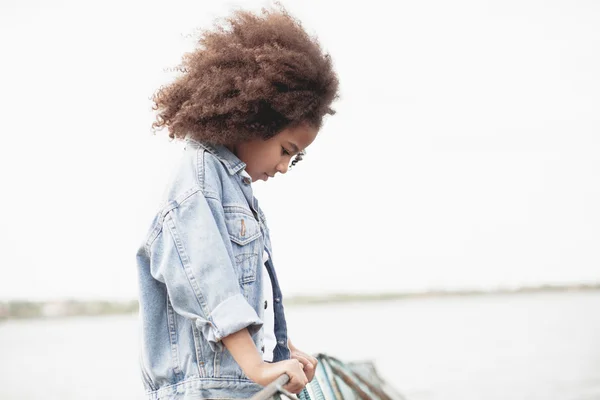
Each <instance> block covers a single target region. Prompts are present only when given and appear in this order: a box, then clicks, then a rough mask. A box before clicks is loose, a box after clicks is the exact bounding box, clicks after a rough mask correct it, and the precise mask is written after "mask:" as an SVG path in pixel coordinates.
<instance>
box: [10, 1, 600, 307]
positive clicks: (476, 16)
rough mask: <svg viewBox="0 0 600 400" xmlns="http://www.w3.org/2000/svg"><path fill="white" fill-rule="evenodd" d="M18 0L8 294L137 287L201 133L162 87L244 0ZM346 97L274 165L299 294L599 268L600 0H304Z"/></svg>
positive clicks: (550, 278) (559, 278) (13, 26)
mask: <svg viewBox="0 0 600 400" xmlns="http://www.w3.org/2000/svg"><path fill="white" fill-rule="evenodd" d="M268 4H269V3H267V2H259V1H252V2H239V1H238V2H231V1H229V2H214V1H168V2H167V1H162V2H158V1H145V2H143V3H142V2H139V3H138V2H121V1H116V0H111V1H103V2H93V3H91V2H76V1H73V0H65V1H51V2H48V1H27V0H25V1H22V0H20V1H16V0H10V1H6V0H4V1H2V3H0V49H1V54H2V62H1V63H0V88H1V90H2V95H1V96H0V110H1V111H0V112H1V114H0V115H1V116H2V135H1V139H0V174H1V187H2V196H0V209H1V210H2V211H3V216H2V223H1V227H2V229H1V230H0V235H1V236H0V257H1V258H0V273H1V275H0V298H1V299H49V298H67V297H76V298H114V299H117V298H121V299H130V298H135V296H136V292H137V283H136V267H135V253H136V250H137V246H138V245H139V244H140V243H141V241H142V239H143V236H144V235H145V233H146V230H147V229H148V226H149V224H150V221H151V219H152V216H153V213H154V212H155V211H156V206H157V204H158V201H159V198H160V196H161V194H162V190H163V186H164V182H165V181H166V179H167V177H168V175H169V172H170V167H171V166H172V165H173V163H174V162H175V161H176V158H177V156H178V152H179V147H178V145H176V144H172V143H169V142H168V140H167V139H166V132H164V133H163V134H161V135H160V136H153V135H152V133H151V129H150V125H151V123H152V119H153V115H152V113H151V109H150V108H151V105H152V104H151V102H150V100H149V97H150V96H151V95H152V93H153V92H154V90H156V89H157V88H158V87H159V86H160V85H161V84H163V83H166V82H168V81H169V78H170V77H171V75H170V73H168V72H165V71H164V69H165V68H169V67H173V66H175V65H176V64H177V63H178V62H179V60H180V57H181V55H182V54H183V52H184V51H186V50H188V49H191V48H192V46H193V45H194V39H193V36H190V35H194V34H195V32H196V29H197V28H204V27H210V26H211V24H212V22H213V21H214V19H215V18H219V17H224V16H227V15H228V13H229V11H230V10H231V9H232V8H233V7H235V6H242V7H244V8H251V9H258V8H259V7H260V6H264V5H268ZM283 4H284V5H285V6H286V7H287V9H288V10H289V11H290V12H291V13H292V14H294V15H295V16H296V17H298V18H299V19H300V20H301V21H302V22H303V23H304V26H305V27H306V29H307V30H308V31H309V32H310V33H312V34H315V35H317V36H318V37H319V38H320V41H321V43H322V45H323V47H324V49H325V50H326V51H328V52H329V53H330V54H331V56H332V58H333V60H334V62H335V66H336V69H337V71H338V73H339V78H340V82H341V92H340V94H341V99H340V101H338V102H337V103H335V105H334V108H336V109H337V111H338V113H337V115H335V116H333V117H330V118H328V119H327V120H326V122H325V125H324V128H323V130H322V132H321V133H320V135H319V137H318V138H317V140H316V141H315V143H314V144H313V145H312V146H311V147H310V148H309V149H308V154H307V156H306V157H305V160H303V161H302V162H301V163H300V164H298V166H297V168H295V169H294V170H292V171H291V172H290V173H289V174H288V175H287V176H281V177H277V178H276V179H274V180H273V181H269V182H268V183H267V184H263V183H262V182H261V183H257V184H255V185H254V186H255V192H256V195H257V197H258V199H259V201H260V204H261V207H262V208H263V209H264V211H265V213H266V215H267V219H268V221H269V226H270V228H271V232H272V239H273V246H274V252H275V253H274V254H275V257H274V258H275V261H276V263H277V268H278V273H279V276H280V280H281V283H282V285H283V289H284V292H285V293H288V294H299V293H305V294H311V293H324V292H327V293H331V292H378V291H403V290H422V289H432V288H489V287H497V286H519V285H535V284H544V283H568V282H594V281H597V279H598V275H599V271H600V267H599V266H600V251H599V250H598V243H599V240H600V211H599V207H598V204H600V161H599V157H598V154H600V138H599V134H600V113H599V112H598V111H599V110H600V73H599V72H598V71H600V51H599V50H600V24H599V23H598V21H600V3H598V2H595V1H591V0H589V1H552V2H547V1H545V2H542V1H534V0H527V1H516V0H509V1H495V2H491V1H490V2H481V1H470V0H459V1H454V2H445V1H441V0H432V1H426V2H385V1H370V2H368V3H366V2H360V3H353V2H344V1H327V2H322V1H285V2H283Z"/></svg>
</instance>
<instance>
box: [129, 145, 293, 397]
mask: <svg viewBox="0 0 600 400" xmlns="http://www.w3.org/2000/svg"><path fill="white" fill-rule="evenodd" d="M244 168H245V164H244V163H243V162H242V161H240V160H239V159H238V158H237V157H236V156H235V155H234V154H233V153H231V152H230V151H229V150H228V149H227V148H226V147H224V146H211V145H208V144H205V143H199V142H196V141H194V140H192V139H189V138H188V139H187V140H186V146H185V150H184V152H183V156H182V159H181V162H180V164H179V166H178V167H177V170H176V173H175V174H174V175H173V177H172V179H171V181H170V182H169V184H168V187H167V190H166V192H165V198H164V201H163V203H162V206H161V207H160V209H159V210H158V212H157V214H156V215H155V217H154V220H153V222H152V224H151V226H150V229H149V231H148V234H147V236H146V237H145V239H144V241H143V243H142V245H141V246H140V248H139V250H138V252H137V266H138V276H139V303H140V322H141V330H142V332H141V335H142V337H141V339H142V348H141V352H140V356H141V357H140V366H141V371H142V377H143V382H144V387H145V388H146V391H147V393H148V399H156V400H157V399H209V398H210V399H213V398H248V397H251V396H252V395H253V394H255V393H256V392H257V391H259V390H260V389H261V387H260V386H259V385H257V384H255V383H254V382H252V381H251V380H249V379H248V378H247V377H246V376H245V375H244V373H243V372H242V370H241V369H240V367H239V366H238V365H237V363H236V362H235V360H234V359H233V357H232V356H231V354H230V353H229V351H228V350H227V349H226V348H225V347H224V346H223V345H222V343H221V339H222V338H223V337H226V336H228V335H230V334H232V333H234V332H237V331H239V330H240V329H243V328H245V327H247V328H248V329H249V331H250V333H251V334H252V339H253V340H254V343H255V344H256V347H257V349H259V350H260V349H261V348H262V346H263V329H262V318H263V315H264V300H265V299H263V298H262V286H261V285H262V283H263V282H265V283H266V284H269V277H266V276H262V275H263V274H262V268H261V267H260V266H262V263H263V261H262V258H263V249H266V251H267V252H268V254H269V259H268V260H267V262H266V265H267V270H268V272H269V274H270V275H271V282H272V287H273V297H274V299H272V300H274V302H273V306H274V311H275V337H276V339H277V346H276V347H275V351H274V358H273V361H274V362H275V361H280V360H284V359H288V358H290V351H289V349H288V347H287V328H286V322H285V316H284V310H283V303H282V295H281V290H280V288H279V283H278V281H277V276H276V274H275V269H274V266H273V254H272V251H271V241H270V239H269V230H268V228H267V222H266V219H265V217H264V214H263V212H262V211H261V209H260V208H259V206H258V201H257V200H256V198H255V197H254V196H253V194H252V185H251V180H250V179H249V178H248V177H247V175H246V174H243V173H242V171H243V170H244ZM267 300H271V299H267Z"/></svg>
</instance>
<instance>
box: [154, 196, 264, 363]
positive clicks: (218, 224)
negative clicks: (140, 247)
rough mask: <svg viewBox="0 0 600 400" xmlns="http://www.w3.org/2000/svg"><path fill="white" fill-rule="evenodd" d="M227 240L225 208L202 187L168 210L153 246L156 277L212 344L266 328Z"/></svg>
mask: <svg viewBox="0 0 600 400" xmlns="http://www.w3.org/2000/svg"><path fill="white" fill-rule="evenodd" d="M224 238H228V235H227V227H226V226H225V218H224V215H223V209H222V207H215V206H214V204H213V207H212V208H211V207H210V205H209V202H208V201H207V199H206V198H205V196H204V195H203V194H202V192H201V191H196V192H194V193H192V194H191V195H189V196H188V197H187V198H185V199H183V200H181V201H180V202H179V203H177V204H176V205H175V206H174V207H172V208H171V209H170V210H169V211H167V212H166V213H165V214H164V217H163V223H162V230H161V231H160V233H159V234H158V235H157V236H156V239H155V240H154V241H153V243H152V244H151V248H150V253H151V263H150V268H151V273H152V276H153V277H154V278H155V279H157V280H158V281H160V282H163V283H164V284H165V285H166V287H167V293H168V296H169V300H170V302H171V304H172V306H173V308H174V309H175V311H176V312H177V313H179V314H180V315H183V316H185V317H186V318H190V319H192V320H193V321H194V323H195V325H196V326H197V328H198V329H199V330H200V331H201V332H202V334H203V335H204V337H205V338H206V339H207V340H208V342H209V344H210V346H211V348H212V349H213V350H214V351H216V350H220V348H221V346H222V345H221V339H222V338H224V337H226V336H228V335H230V334H232V333H235V332H237V331H239V330H241V329H243V328H248V329H249V331H250V333H251V334H253V333H255V332H256V331H258V330H259V329H260V328H261V326H262V321H261V320H260V318H259V317H258V315H257V313H256V311H255V310H254V309H253V308H252V306H251V305H250V304H249V303H248V302H247V301H246V298H245V297H244V295H243V294H242V291H241V289H240V286H239V282H238V277H237V275H236V273H235V270H234V268H233V261H232V260H231V258H230V255H229V252H228V249H227V245H228V244H226V243H225V241H224Z"/></svg>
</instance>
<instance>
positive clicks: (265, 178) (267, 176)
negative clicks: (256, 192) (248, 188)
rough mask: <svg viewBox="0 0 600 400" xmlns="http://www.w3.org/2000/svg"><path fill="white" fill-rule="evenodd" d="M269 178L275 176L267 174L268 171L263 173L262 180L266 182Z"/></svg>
mask: <svg viewBox="0 0 600 400" xmlns="http://www.w3.org/2000/svg"><path fill="white" fill-rule="evenodd" d="M269 178H273V177H272V176H271V175H268V174H266V173H264V174H263V176H262V180H263V181H265V182H266V181H267V180H268V179H269Z"/></svg>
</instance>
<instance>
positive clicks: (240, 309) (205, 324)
mask: <svg viewBox="0 0 600 400" xmlns="http://www.w3.org/2000/svg"><path fill="white" fill-rule="evenodd" d="M209 319H210V321H205V320H202V319H197V320H196V326H197V327H198V329H200V330H201V331H202V333H203V334H204V337H206V338H207V340H208V343H209V345H210V347H211V349H212V350H213V351H221V350H222V346H223V345H222V343H221V339H223V338H224V337H227V336H229V335H231V334H232V333H235V332H237V331H240V330H242V329H244V328H248V331H249V332H250V335H254V334H255V333H256V332H258V331H259V330H260V328H261V327H262V325H263V322H262V320H261V319H260V318H259V317H258V314H256V311H254V309H253V308H252V306H250V304H248V302H247V301H246V298H245V297H244V296H243V295H242V294H241V293H238V294H236V295H234V296H231V297H229V298H227V299H226V300H224V301H223V302H221V303H220V304H219V305H218V306H217V307H215V309H214V310H212V313H211V314H210V316H209Z"/></svg>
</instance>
